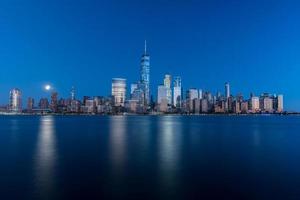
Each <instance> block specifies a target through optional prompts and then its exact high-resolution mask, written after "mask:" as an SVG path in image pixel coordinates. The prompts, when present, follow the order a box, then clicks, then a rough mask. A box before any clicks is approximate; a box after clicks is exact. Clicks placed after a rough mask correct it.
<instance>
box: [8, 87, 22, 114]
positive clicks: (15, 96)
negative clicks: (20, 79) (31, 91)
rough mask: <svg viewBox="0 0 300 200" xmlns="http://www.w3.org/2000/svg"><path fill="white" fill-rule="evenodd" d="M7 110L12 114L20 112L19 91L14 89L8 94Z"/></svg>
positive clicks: (20, 100) (20, 99)
mask: <svg viewBox="0 0 300 200" xmlns="http://www.w3.org/2000/svg"><path fill="white" fill-rule="evenodd" d="M9 110H10V111H12V112H21V111H22V98H21V91H20V90H19V89H17V88H14V89H12V90H11V91H10V93H9Z"/></svg>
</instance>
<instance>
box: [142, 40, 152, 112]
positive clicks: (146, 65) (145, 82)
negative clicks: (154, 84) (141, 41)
mask: <svg viewBox="0 0 300 200" xmlns="http://www.w3.org/2000/svg"><path fill="white" fill-rule="evenodd" d="M140 87H141V89H142V91H143V92H144V98H145V100H144V103H145V105H146V106H148V105H149V103H150V56H149V54H148V53H147V43H146V41H145V51H144V53H143V55H142V58H141V83H140Z"/></svg>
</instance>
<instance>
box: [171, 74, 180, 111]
mask: <svg viewBox="0 0 300 200" xmlns="http://www.w3.org/2000/svg"><path fill="white" fill-rule="evenodd" d="M181 100H182V88H181V78H180V77H179V76H177V77H175V78H174V88H173V105H174V106H175V107H176V108H181Z"/></svg>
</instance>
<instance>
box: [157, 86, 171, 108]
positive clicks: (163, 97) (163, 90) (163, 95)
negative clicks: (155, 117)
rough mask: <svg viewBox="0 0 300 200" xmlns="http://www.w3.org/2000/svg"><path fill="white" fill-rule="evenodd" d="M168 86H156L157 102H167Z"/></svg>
mask: <svg viewBox="0 0 300 200" xmlns="http://www.w3.org/2000/svg"><path fill="white" fill-rule="evenodd" d="M167 90H168V88H167V87H166V86H165V85H159V86H158V88H157V103H158V104H161V103H162V102H168V97H167Z"/></svg>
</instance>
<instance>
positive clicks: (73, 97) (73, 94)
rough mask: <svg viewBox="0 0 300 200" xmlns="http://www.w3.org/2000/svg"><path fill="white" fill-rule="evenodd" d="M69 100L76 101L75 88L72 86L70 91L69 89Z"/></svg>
mask: <svg viewBox="0 0 300 200" xmlns="http://www.w3.org/2000/svg"><path fill="white" fill-rule="evenodd" d="M70 93H71V100H72V101H74V100H75V99H76V91H75V87H74V86H72V89H71V92H70Z"/></svg>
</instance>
